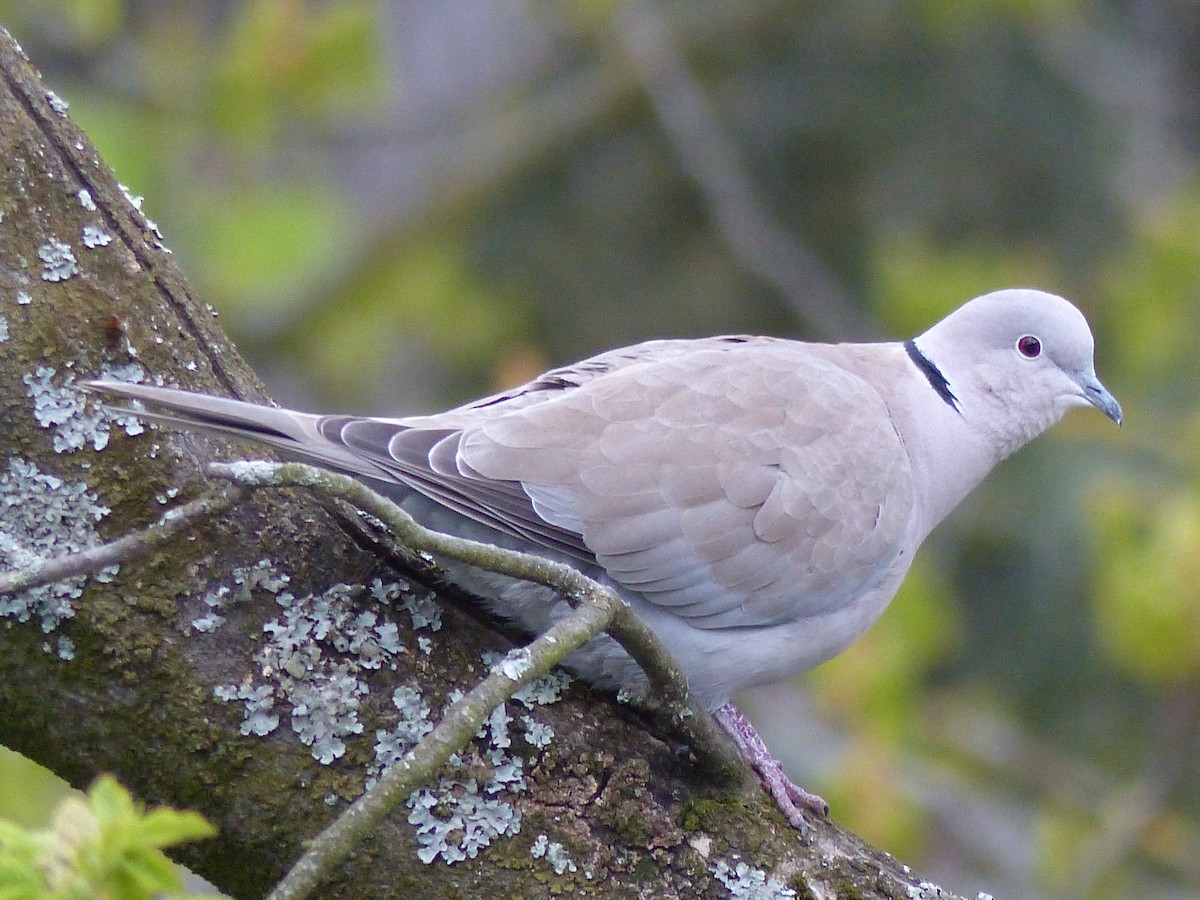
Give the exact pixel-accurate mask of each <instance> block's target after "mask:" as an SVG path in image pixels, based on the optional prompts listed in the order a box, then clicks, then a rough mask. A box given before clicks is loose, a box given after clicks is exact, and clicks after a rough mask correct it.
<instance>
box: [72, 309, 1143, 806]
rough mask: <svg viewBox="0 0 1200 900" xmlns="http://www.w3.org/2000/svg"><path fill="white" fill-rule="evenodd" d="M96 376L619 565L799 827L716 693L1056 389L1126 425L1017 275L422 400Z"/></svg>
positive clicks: (515, 590) (729, 690) (827, 637)
mask: <svg viewBox="0 0 1200 900" xmlns="http://www.w3.org/2000/svg"><path fill="white" fill-rule="evenodd" d="M92 387H94V388H96V389H99V390H103V391H106V392H109V393H113V394H120V395H124V396H125V397H129V398H135V399H137V400H142V401H146V402H148V403H151V404H153V405H154V406H157V407H160V408H162V409H165V410H166V411H167V413H168V415H167V416H165V417H163V416H160V418H167V419H169V420H171V421H174V422H176V423H182V424H184V425H185V426H190V427H201V428H204V429H208V430H216V431H221V432H227V433H229V434H232V435H235V436H237V437H245V438H251V439H253V440H257V441H262V442H264V443H267V444H270V445H272V446H275V447H277V448H279V449H281V450H284V451H287V452H289V453H291V454H293V455H298V456H300V457H302V458H305V459H308V460H311V461H313V462H316V463H318V464H320V465H323V466H328V467H331V468H335V469H340V470H344V471H347V472H350V473H353V474H355V475H358V476H363V477H365V478H367V479H368V480H370V481H371V482H373V483H375V484H376V485H382V488H383V490H384V491H385V492H386V493H388V494H390V495H391V496H393V497H394V498H397V499H399V500H400V501H402V502H403V504H404V505H405V506H406V507H407V508H408V509H409V510H410V512H412V513H413V514H414V515H415V516H416V517H417V518H418V520H421V521H423V522H424V523H425V524H427V525H429V526H430V527H433V528H437V529H439V530H443V531H448V532H455V533H459V534H464V535H465V536H468V537H473V538H476V539H483V540H487V541H491V542H493V543H496V544H500V545H505V546H509V547H516V548H519V549H522V550H529V551H533V552H535V553H540V554H542V555H544V556H548V557H552V558H554V559H558V560H565V561H567V562H569V563H571V564H572V565H574V566H576V567H577V568H579V569H581V570H582V571H583V572H585V573H586V574H588V575H590V576H591V577H593V578H597V579H599V580H600V581H602V582H604V583H606V584H609V585H611V586H613V587H614V588H616V589H617V590H618V591H619V592H620V593H621V595H622V596H623V597H624V598H625V599H626V600H628V602H629V603H630V604H632V606H633V608H634V610H635V611H636V612H637V613H638V615H640V616H641V617H642V618H643V619H644V620H645V621H646V622H648V623H649V624H650V625H651V626H652V627H653V628H654V630H655V631H656V632H657V633H658V635H659V636H660V637H661V638H662V640H663V641H664V642H665V643H666V645H667V646H668V647H669V648H670V649H671V652H672V653H674V655H675V657H676V659H677V660H678V662H679V663H680V665H681V666H682V667H683V670H684V672H685V673H686V674H687V678H688V682H689V685H690V687H691V690H692V692H693V694H694V696H695V697H696V698H697V699H698V700H699V701H700V702H701V703H703V704H704V705H705V706H707V707H708V708H709V709H710V710H712V711H713V713H714V715H715V716H716V718H717V720H718V721H719V722H720V724H721V725H722V726H723V727H724V728H725V730H726V731H727V732H729V734H730V735H731V736H732V737H733V739H734V741H735V742H736V743H737V745H738V747H739V748H740V749H741V751H742V752H743V754H744V755H745V756H746V757H747V758H748V759H749V760H750V762H751V763H752V764H753V765H754V766H755V768H756V769H757V770H758V771H759V773H760V775H761V776H762V778H763V782H764V785H765V786H766V788H767V789H768V790H769V791H770V793H771V795H772V796H773V797H774V798H775V800H776V802H777V803H778V804H779V806H780V808H781V809H782V811H783V812H784V814H785V815H786V816H787V818H788V820H789V821H790V822H792V823H793V824H794V825H795V826H796V827H798V828H801V829H803V827H804V825H803V817H802V814H801V811H800V808H799V806H808V807H810V808H813V809H818V810H823V809H824V808H825V807H824V802H823V801H821V800H820V798H818V797H816V796H815V795H812V794H809V793H807V792H805V791H804V790H802V789H801V788H799V787H798V786H796V785H794V784H793V783H792V782H791V781H790V780H788V778H787V777H786V776H785V775H784V773H783V770H782V767H781V766H780V764H779V763H778V762H777V761H776V760H775V759H774V758H773V757H772V756H771V754H770V753H769V752H768V751H767V749H766V747H765V746H764V744H763V742H762V740H761V739H760V738H759V737H758V735H757V733H756V732H755V731H754V729H753V727H752V726H751V725H750V723H749V721H748V720H747V719H745V718H744V717H743V716H742V715H741V714H740V713H739V712H738V711H737V709H736V708H735V707H734V706H733V705H732V704H731V703H730V702H729V701H730V698H731V697H732V696H733V695H734V694H736V693H737V692H738V691H741V690H742V689H744V688H748V687H750V686H752V685H757V684H763V683H765V682H773V681H777V680H779V679H783V678H787V677H788V676H791V675H795V674H797V673H799V672H803V671H805V670H806V669H809V668H812V667H813V666H815V665H817V664H818V663H821V662H824V661H825V660H827V659H829V658H830V657H832V656H834V655H836V654H838V653H840V652H841V651H842V650H844V649H845V648H846V647H848V646H849V645H850V644H851V643H852V642H853V641H855V640H856V639H857V638H858V637H859V636H860V635H861V634H862V633H863V632H864V631H865V630H866V629H867V628H868V626H870V625H871V623H872V622H874V621H875V619H876V618H878V616H879V614H880V613H882V612H883V610H884V607H886V606H887V604H888V602H889V601H890V600H891V599H892V596H893V595H894V594H895V593H896V590H897V588H898V587H899V585H900V582H901V580H902V579H903V578H904V575H905V572H906V571H907V570H908V567H909V565H910V564H911V563H912V559H913V554H914V553H915V552H916V550H917V547H918V546H920V544H921V541H922V540H923V539H924V538H925V536H926V535H927V534H928V533H929V532H930V530H931V529H932V528H933V527H934V526H935V525H937V524H938V522H940V521H941V520H942V519H943V518H944V517H945V516H946V514H947V513H949V512H950V511H951V510H952V509H953V508H954V507H955V506H956V505H957V504H958V502H959V501H960V500H962V499H963V497H965V496H966V495H967V493H968V492H969V491H971V489H972V488H974V487H975V485H977V484H979V482H980V481H981V480H982V479H983V478H984V476H985V475H987V473H988V472H989V471H990V470H991V468H992V467H993V466H994V465H996V463H998V462H999V461H1000V460H1002V459H1003V458H1004V457H1006V456H1008V455H1009V454H1010V453H1012V452H1013V451H1015V450H1016V449H1018V448H1019V447H1021V446H1022V445H1023V444H1025V443H1026V442H1027V441H1029V440H1030V439H1032V438H1034V437H1036V436H1037V435H1038V434H1040V433H1041V432H1042V431H1044V430H1045V429H1047V428H1048V427H1050V426H1051V425H1053V424H1054V423H1055V422H1057V421H1058V420H1059V418H1061V417H1062V415H1063V414H1064V413H1065V412H1066V411H1067V410H1069V409H1071V408H1072V407H1076V406H1094V407H1096V408H1098V409H1099V410H1100V411H1101V412H1103V413H1104V414H1105V415H1107V416H1108V417H1109V418H1110V419H1112V420H1113V421H1115V422H1117V423H1118V424H1120V422H1121V407H1120V406H1119V405H1118V403H1117V401H1116V400H1115V399H1114V398H1113V396H1112V395H1111V394H1110V393H1109V392H1108V390H1107V389H1105V387H1104V386H1103V385H1102V384H1101V383H1100V381H1099V380H1098V379H1097V378H1096V373H1095V369H1094V367H1093V362H1092V335H1091V332H1090V330H1089V328H1088V325H1087V322H1086V321H1085V320H1084V317H1083V315H1082V314H1081V313H1080V312H1079V311H1078V310H1077V309H1076V308H1075V307H1074V306H1072V305H1071V304H1070V303H1068V302H1067V301H1066V300H1063V299H1062V298H1060V297H1055V296H1052V295H1050V294H1045V293H1042V292H1040V291H1033V290H1006V291H998V292H996V293H992V294H987V295H985V296H982V297H978V298H976V299H975V300H972V301H970V302H969V303H966V304H965V305H964V306H962V307H961V308H959V309H958V310H957V311H955V312H953V313H951V314H950V315H949V316H947V317H946V318H945V319H943V320H942V321H941V322H939V323H938V324H936V325H934V326H933V327H932V328H930V329H929V330H928V331H927V332H925V333H924V334H922V335H921V336H920V337H917V338H914V339H913V340H909V341H906V342H904V343H878V344H814V343H802V342H799V341H790V340H779V339H776V338H769V337H741V336H738V337H715V338H706V339H701V340H666V341H649V342H646V343H643V344H637V345H635V346H632V347H627V348H625V349H621V350H613V351H610V352H608V353H603V354H601V355H599V356H595V357H592V358H591V359H588V360H585V361H583V362H581V363H577V364H576V365H573V366H566V367H564V368H561V369H555V370H554V371H551V372H548V373H546V374H545V375H542V376H541V377H539V378H536V379H534V380H533V381H531V382H529V383H528V384H526V385H523V386H522V387H518V388H514V389H512V390H509V391H504V392H503V393H500V394H496V395H494V396H492V397H488V398H486V399H483V400H478V401H476V402H474V403H468V404H467V405H465V406H460V407H458V408H456V409H452V410H450V411H448V412H444V413H439V414H437V415H430V416H413V417H408V418H398V419H378V418H360V417H355V416H316V415H306V414H303V413H297V412H291V411H289V410H284V409H276V408H270V407H264V406H259V405H254V404H248V403H242V402H239V401H235V400H227V399H221V398H215V397H207V396H202V395H198V394H191V393H186V392H183V391H175V390H169V389H163V388H155V387H148V386H144V385H137V384H126V383H117V382H96V383H93V385H92ZM429 501H433V502H432V503H431V502H429ZM446 568H447V570H448V572H449V574H450V576H451V577H452V578H453V579H454V580H456V581H458V582H459V583H461V584H463V585H464V586H465V587H467V588H468V589H470V590H472V591H474V592H475V593H477V594H479V595H480V596H481V597H484V598H485V599H487V600H488V602H489V603H490V605H491V606H492V607H493V609H494V610H495V611H497V612H499V613H500V614H502V615H504V616H507V617H509V618H510V619H513V620H516V621H517V622H519V623H520V624H521V625H523V626H524V627H525V628H527V629H530V630H533V631H538V630H542V629H544V628H545V627H546V626H547V624H548V623H549V622H551V621H552V620H553V619H554V618H555V617H556V616H558V615H560V614H561V613H562V612H563V611H564V610H565V605H564V604H563V602H562V601H560V600H557V599H555V598H554V596H553V595H552V594H550V593H549V592H548V591H547V590H546V589H544V588H541V587H537V586H533V585H529V584H525V583H519V582H515V581H512V580H510V579H507V578H503V577H500V576H496V575H492V574H488V573H484V572H480V571H479V570H476V569H470V568H468V567H466V566H463V565H461V564H457V563H453V562H449V563H447V564H446ZM569 668H571V669H574V670H575V671H576V672H578V673H580V674H582V675H583V676H584V677H585V678H587V679H588V680H590V681H591V682H593V683H595V684H598V685H600V686H604V687H626V688H628V687H636V686H638V685H639V684H640V683H641V682H642V681H643V678H644V677H643V675H642V674H641V672H640V670H639V669H638V668H637V666H636V665H635V664H634V663H633V662H632V661H631V660H630V659H629V657H627V656H626V654H625V653H624V651H622V650H621V648H620V647H618V646H617V645H616V643H615V642H613V641H612V640H611V639H609V638H607V637H604V638H600V639H598V640H596V641H593V642H592V643H591V644H589V645H587V646H586V647H584V648H583V649H582V650H580V651H578V652H577V653H576V654H574V655H573V656H572V657H571V658H570V659H569ZM798 804H799V806H798Z"/></svg>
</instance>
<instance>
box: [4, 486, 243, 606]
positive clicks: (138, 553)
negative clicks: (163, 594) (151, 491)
mask: <svg viewBox="0 0 1200 900" xmlns="http://www.w3.org/2000/svg"><path fill="white" fill-rule="evenodd" d="M245 496H246V489H245V488H243V487H241V486H240V485H237V484H227V485H224V486H222V487H221V488H220V489H218V490H214V491H210V492H208V493H206V494H203V495H202V496H200V497H197V498H196V499H195V500H190V501H188V502H187V503H184V504H183V505H181V506H176V507H174V508H173V509H168V510H167V511H166V512H164V513H163V514H162V516H161V517H160V518H159V519H158V521H157V522H154V523H153V524H151V525H148V526H146V527H145V528H142V529H140V530H138V531H134V532H130V533H129V534H125V535H122V536H121V537H119V538H117V539H116V540H115V541H110V542H108V543H107V544H100V545H98V546H95V547H89V548H88V549H86V550H80V551H78V552H75V553H68V554H64V555H62V556H55V557H52V558H50V559H39V560H37V561H36V562H34V563H31V564H29V565H26V566H21V567H20V568H18V569H14V570H13V571H11V572H5V573H3V574H0V594H15V593H17V592H18V591H27V590H29V589H30V588H36V587H41V586H42V585H44V584H52V583H54V582H56V581H63V580H64V579H67V578H74V577H76V576H78V575H92V574H94V573H96V572H99V571H100V570H101V569H103V568H105V567H107V566H111V565H114V564H117V563H123V562H128V561H129V560H133V559H140V558H141V557H144V556H148V555H150V554H151V553H153V552H154V551H155V550H157V549H158V548H159V547H161V546H163V544H165V543H166V542H167V541H168V540H170V539H171V538H172V537H174V536H175V535H176V534H178V533H179V532H180V531H182V530H183V529H184V528H185V527H186V526H188V525H191V524H192V523H194V522H196V521H199V520H200V519H204V518H208V517H210V516H212V515H215V514H216V513H219V512H222V511H224V510H226V509H228V508H229V507H231V506H233V505H234V504H235V503H237V502H238V501H239V500H241V499H242V498H243V497H245Z"/></svg>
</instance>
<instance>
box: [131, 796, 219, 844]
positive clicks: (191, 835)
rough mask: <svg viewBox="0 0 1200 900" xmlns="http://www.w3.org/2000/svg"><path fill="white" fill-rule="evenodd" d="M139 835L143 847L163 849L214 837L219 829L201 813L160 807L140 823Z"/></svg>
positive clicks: (138, 826)
mask: <svg viewBox="0 0 1200 900" xmlns="http://www.w3.org/2000/svg"><path fill="white" fill-rule="evenodd" d="M137 833H138V838H139V840H140V843H141V844H142V846H145V847H156V848H162V847H171V846H174V845H175V844H182V843H185V842H187V841H196V840H201V839H203V838H210V837H214V836H216V833H217V829H216V828H214V827H213V826H212V824H210V823H209V821H208V820H207V819H205V818H204V816H202V815H200V814H199V813H196V812H190V811H185V812H179V811H178V810H174V809H171V808H170V807H166V806H160V807H159V808H157V809H152V810H150V812H148V813H146V815H145V816H144V817H143V818H142V820H141V821H140V822H138V824H137Z"/></svg>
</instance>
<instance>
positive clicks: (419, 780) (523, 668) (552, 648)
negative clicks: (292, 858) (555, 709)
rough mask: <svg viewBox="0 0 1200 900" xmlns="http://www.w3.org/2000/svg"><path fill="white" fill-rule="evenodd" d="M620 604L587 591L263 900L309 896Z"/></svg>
mask: <svg viewBox="0 0 1200 900" xmlns="http://www.w3.org/2000/svg"><path fill="white" fill-rule="evenodd" d="M623 605H624V604H623V602H622V601H621V600H620V598H618V597H617V596H616V594H614V593H613V592H612V591H607V590H604V589H601V590H600V591H596V592H591V593H590V594H589V596H587V597H586V599H584V600H583V602H582V604H581V605H580V606H578V607H577V608H576V609H574V610H572V612H571V613H570V615H568V616H566V617H565V618H563V619H560V620H559V621H558V622H556V623H555V624H554V625H553V626H552V627H551V628H550V629H549V630H547V631H546V632H545V633H543V634H542V635H541V636H540V637H538V638H537V639H536V640H535V641H533V642H532V643H531V644H529V645H528V646H527V647H525V648H523V649H522V650H518V651H514V653H510V654H509V656H508V657H507V658H506V660H505V662H515V663H517V665H515V666H506V665H505V664H504V662H502V663H499V664H497V665H496V666H493V668H492V672H491V674H490V675H488V677H487V678H485V679H484V680H483V681H481V682H480V683H479V684H477V685H476V686H475V687H474V688H473V689H472V690H471V692H470V693H468V694H467V695H466V696H465V697H462V698H461V699H459V700H457V701H456V702H455V703H453V704H451V706H450V708H449V709H448V710H446V714H445V715H444V716H443V717H442V721H441V722H439V723H438V725H437V727H435V728H434V729H433V731H431V732H430V733H429V734H427V735H426V736H425V737H424V738H422V739H421V741H420V743H418V744H417V746H415V747H413V749H411V750H409V751H408V752H407V753H406V754H404V756H403V758H402V759H401V760H400V761H399V762H398V763H396V764H395V765H394V766H392V767H391V768H390V769H388V770H387V771H386V772H384V774H383V775H381V776H380V778H379V780H378V781H377V782H376V783H375V784H374V785H372V786H371V788H370V789H368V790H367V791H366V792H365V793H364V794H363V795H362V796H361V797H359V798H358V800H356V801H355V802H354V803H353V804H352V805H351V806H350V807H349V808H348V809H347V810H346V811H345V812H343V813H342V814H341V815H340V816H338V817H337V819H335V820H334V822H333V824H331V825H329V826H328V827H327V828H326V829H325V830H324V831H322V832H321V833H320V834H319V835H317V837H315V838H314V839H313V840H312V842H311V843H310V844H309V847H308V850H307V851H305V853H304V855H303V856H302V857H300V859H299V860H297V862H296V864H295V865H294V866H292V868H291V869H290V870H289V871H288V873H287V875H285V876H284V877H283V879H282V880H281V881H280V882H279V884H277V885H276V886H275V889H274V890H273V891H271V893H270V894H269V895H268V897H267V900H300V898H304V897H309V896H311V895H312V894H313V892H314V891H315V890H316V889H317V887H318V886H319V885H320V884H321V883H322V882H323V881H324V880H326V878H327V877H328V875H329V874H330V873H331V872H332V871H333V869H334V868H335V867H336V866H337V865H338V864H339V863H340V862H341V861H342V860H343V859H345V857H346V856H348V855H349V854H350V853H351V852H352V851H353V850H354V848H355V847H357V846H358V845H359V844H361V843H362V842H363V841H364V840H366V839H367V837H368V836H369V835H371V834H372V833H373V832H375V831H376V830H377V829H378V828H379V825H380V823H381V822H382V821H383V819H384V818H385V817H386V816H387V815H388V814H389V813H390V812H391V811H392V810H393V809H395V808H396V807H397V806H399V805H400V803H402V802H403V801H404V799H405V798H407V797H408V796H410V795H411V794H412V793H413V791H415V790H417V789H418V788H419V787H420V786H421V785H423V784H426V783H428V782H429V781H430V780H431V779H432V778H433V776H434V775H436V774H437V772H438V770H439V769H441V768H442V766H444V765H445V764H446V762H447V760H449V758H450V756H451V754H453V753H455V752H456V751H458V750H460V749H462V747H464V746H465V745H466V744H467V743H468V742H469V741H470V740H471V737H472V736H473V735H474V734H475V733H476V732H478V731H479V729H480V728H481V727H483V724H484V722H485V721H486V720H487V718H488V716H489V715H491V713H492V710H494V709H495V708H496V707H497V706H499V705H500V704H501V703H503V702H504V701H505V700H507V699H508V698H509V697H511V696H512V695H513V694H514V693H515V692H516V691H517V690H518V689H519V688H521V687H522V686H523V685H525V684H528V683H529V682H530V681H532V680H533V679H535V678H539V677H541V676H542V675H545V674H546V673H547V672H549V671H550V669H552V668H553V667H554V666H555V665H557V664H558V663H559V662H561V661H562V659H563V657H565V656H566V655H567V654H568V653H570V652H571V651H572V650H576V649H578V648H579V647H582V646H583V645H584V644H586V643H587V642H588V641H590V640H591V639H592V638H594V637H596V636H597V635H599V634H600V633H601V632H603V631H604V629H605V628H606V627H607V626H608V624H609V623H610V622H611V621H612V618H613V615H614V614H615V613H616V612H617V611H618V610H619V609H621V607H622V606H623ZM516 654H520V656H517V655H516ZM514 676H515V677H514Z"/></svg>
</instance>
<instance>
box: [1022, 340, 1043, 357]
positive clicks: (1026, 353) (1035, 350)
mask: <svg viewBox="0 0 1200 900" xmlns="http://www.w3.org/2000/svg"><path fill="white" fill-rule="evenodd" d="M1017 349H1018V350H1019V351H1021V355H1022V356H1023V357H1025V358H1026V359H1037V358H1038V357H1039V356H1041V355H1042V342H1041V341H1039V340H1038V339H1037V338H1035V337H1034V336H1033V335H1032V334H1027V335H1025V337H1023V338H1021V339H1020V340H1018V341H1017Z"/></svg>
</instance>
